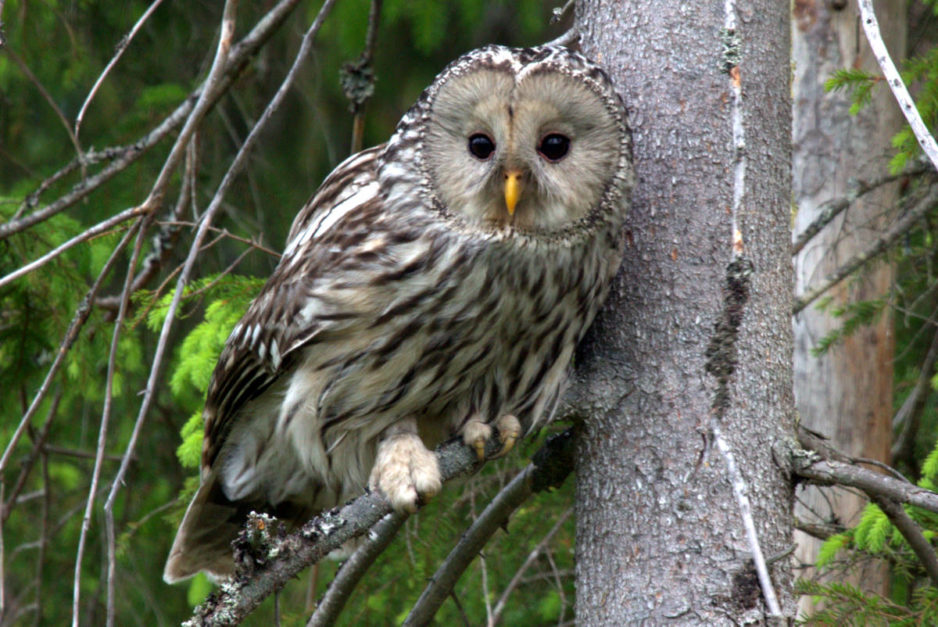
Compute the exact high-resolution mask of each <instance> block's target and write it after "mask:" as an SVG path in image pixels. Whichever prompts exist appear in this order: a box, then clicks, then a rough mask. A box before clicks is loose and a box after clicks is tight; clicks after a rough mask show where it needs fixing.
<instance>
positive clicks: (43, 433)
mask: <svg viewBox="0 0 938 627" xmlns="http://www.w3.org/2000/svg"><path fill="white" fill-rule="evenodd" d="M61 400H62V390H57V391H56V393H55V396H53V397H52V402H51V403H50V404H49V411H48V413H46V419H45V420H44V421H43V423H42V427H40V428H39V433H38V434H37V435H36V437H35V439H34V440H33V450H32V451H31V452H30V454H29V456H28V457H27V458H26V459H25V460H23V465H22V466H21V467H20V474H19V476H18V477H17V478H16V483H15V484H13V490H12V491H11V492H10V496H9V497H8V498H7V500H6V501H3V515H2V521H0V522H6V521H7V518H9V517H10V514H11V513H12V512H13V506H14V505H15V504H16V499H17V498H18V497H19V495H20V492H22V491H23V488H24V487H25V486H26V481H27V479H29V474H30V473H31V472H32V470H33V466H34V465H35V464H36V460H37V459H39V456H40V455H42V451H43V448H44V447H45V443H46V438H48V437H49V430H50V429H51V428H52V421H53V420H55V416H56V413H57V412H58V410H59V402H60V401H61Z"/></svg>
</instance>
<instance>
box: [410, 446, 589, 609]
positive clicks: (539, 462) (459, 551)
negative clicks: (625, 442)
mask: <svg viewBox="0 0 938 627" xmlns="http://www.w3.org/2000/svg"><path fill="white" fill-rule="evenodd" d="M573 439H574V438H573V431H572V430H569V429H568V430H567V431H564V432H563V433H561V434H559V435H556V436H554V437H552V438H550V439H549V440H548V441H547V443H546V444H545V445H544V446H543V447H542V448H541V449H540V450H539V451H538V452H537V453H536V454H535V456H534V460H533V461H532V462H531V463H530V464H528V465H527V466H526V467H525V468H524V469H523V470H522V471H521V472H520V473H518V474H517V475H516V476H515V478H514V479H512V480H511V481H510V482H509V483H508V485H506V486H505V487H504V488H502V490H501V491H500V492H499V493H498V494H497V495H496V496H495V498H494V499H492V502H491V503H489V504H488V506H487V507H486V508H485V510H484V511H483V512H482V514H481V515H480V516H479V517H478V518H477V519H476V520H475V522H473V523H472V526H471V527H469V529H468V530H467V531H466V532H465V533H464V534H463V536H462V538H461V539H460V540H459V543H457V544H456V546H455V547H454V548H453V550H452V551H450V553H449V555H448V556H447V557H446V559H445V560H443V563H442V564H440V567H439V568H438V569H437V571H436V572H435V573H434V574H433V577H431V579H430V583H429V584H428V585H427V587H426V588H425V589H424V591H423V593H422V594H421V595H420V598H419V599H417V602H416V603H415V604H414V607H413V609H411V611H410V614H408V616H407V618H406V619H405V620H404V622H403V623H402V624H403V625H427V624H429V623H430V621H431V620H432V619H433V616H434V615H435V614H436V612H437V610H439V609H440V606H441V605H443V602H444V601H445V600H446V599H447V598H448V597H449V595H450V592H451V591H452V589H453V587H454V586H455V585H456V582H457V581H458V580H459V577H460V576H461V575H462V573H463V571H465V570H466V568H468V566H469V564H470V563H472V560H474V559H475V557H476V556H477V555H478V554H479V551H481V550H482V547H483V546H485V544H486V542H488V541H489V538H491V537H492V535H494V534H495V532H496V531H498V529H499V528H500V527H504V526H505V525H507V522H508V518H509V516H511V513H512V512H514V510H515V509H517V508H518V506H519V505H521V504H522V503H523V502H524V501H525V500H526V499H527V498H528V497H529V496H531V495H532V494H533V493H534V492H540V491H541V490H544V489H547V488H551V487H556V486H559V485H560V484H562V483H563V481H564V479H566V477H567V475H568V474H569V473H570V471H571V470H573V444H574V442H573Z"/></svg>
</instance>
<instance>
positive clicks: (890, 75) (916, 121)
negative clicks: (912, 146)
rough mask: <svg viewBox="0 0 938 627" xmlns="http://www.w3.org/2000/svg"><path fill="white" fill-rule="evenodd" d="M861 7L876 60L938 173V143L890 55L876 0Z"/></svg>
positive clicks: (863, 1)
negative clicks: (881, 27)
mask: <svg viewBox="0 0 938 627" xmlns="http://www.w3.org/2000/svg"><path fill="white" fill-rule="evenodd" d="M858 4H859V7H860V18H861V21H862V22H863V32H865V33H866V39H867V41H869V42H870V49H871V50H872V51H873V56H875V57H876V62H877V63H878V64H879V67H880V69H881V70H882V71H883V76H884V77H885V78H886V82H887V83H889V89H891V90H892V94H893V96H895V97H896V101H897V102H898V103H899V108H900V109H902V114H903V115H904V116H905V119H906V120H908V122H909V126H911V127H912V132H913V133H915V139H917V140H918V144H919V146H921V147H922V151H923V152H924V153H925V155H926V156H927V157H928V159H929V160H930V161H931V163H932V166H934V168H935V169H936V170H938V144H936V143H935V138H934V137H932V136H931V133H929V132H928V127H927V126H925V122H924V121H922V116H921V115H919V112H918V107H916V106H915V101H914V100H912V96H910V95H909V90H908V89H907V88H906V86H905V83H903V82H902V77H901V76H899V71H898V70H897V69H896V64H895V63H893V62H892V58H891V57H890V56H889V51H888V50H887V49H886V44H885V43H884V42H883V37H882V35H881V34H880V32H879V23H878V22H877V21H876V12H875V11H874V10H873V0H859V2H858Z"/></svg>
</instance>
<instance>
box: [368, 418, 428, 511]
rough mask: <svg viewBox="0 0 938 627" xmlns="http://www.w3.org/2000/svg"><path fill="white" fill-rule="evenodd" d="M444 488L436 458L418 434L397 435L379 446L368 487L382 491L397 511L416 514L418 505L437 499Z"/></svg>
mask: <svg viewBox="0 0 938 627" xmlns="http://www.w3.org/2000/svg"><path fill="white" fill-rule="evenodd" d="M441 486H442V480H441V477H440V466H439V464H438V463H437V460H436V455H434V454H433V453H432V452H431V451H428V450H427V447H425V446H424V445H423V441H422V440H421V439H420V437H419V436H418V435H417V434H416V433H396V434H394V435H391V436H390V437H388V438H387V439H385V440H383V441H382V442H381V443H380V444H378V457H377V459H375V465H374V468H372V470H371V477H370V478H369V480H368V487H370V488H371V489H372V490H380V491H381V493H382V494H384V496H386V497H387V499H388V501H390V503H391V507H393V508H394V509H395V510H397V511H399V512H409V513H411V514H413V513H414V512H416V511H417V504H418V503H420V502H421V501H424V500H426V499H429V498H430V497H432V496H434V495H436V493H437V492H439V491H440V487H441Z"/></svg>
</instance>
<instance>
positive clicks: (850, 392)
mask: <svg viewBox="0 0 938 627" xmlns="http://www.w3.org/2000/svg"><path fill="white" fill-rule="evenodd" d="M838 7H840V8H838ZM876 9H877V18H878V19H879V21H880V27H881V31H882V34H883V37H884V39H885V40H886V43H887V45H888V46H889V48H890V52H891V53H892V54H893V58H901V56H903V53H904V50H905V1H904V0H889V1H887V0H883V1H880V2H877V3H876ZM793 12H794V13H793V16H792V22H791V30H792V61H793V66H794V77H793V85H792V94H793V103H792V106H793V120H792V144H793V154H792V197H793V200H794V202H795V204H796V207H797V214H796V216H795V224H794V236H795V237H797V236H798V234H799V233H800V232H801V231H802V230H804V229H805V228H806V227H807V226H808V225H809V224H810V223H811V222H813V221H814V220H815V218H817V217H818V215H819V214H820V213H821V212H822V211H823V207H822V205H823V204H824V203H825V202H827V201H830V200H832V199H835V198H839V197H843V196H845V195H847V194H848V192H849V191H850V185H851V183H850V179H857V180H860V181H868V180H873V179H876V178H878V177H880V176H882V175H883V174H884V173H886V172H887V163H888V161H889V158H890V156H891V148H890V139H891V137H892V136H893V134H895V133H896V132H897V131H898V130H899V129H900V127H901V124H902V121H903V120H902V114H901V112H900V111H899V108H898V106H897V105H896V103H895V102H894V100H893V98H892V94H891V93H890V92H889V90H888V89H877V90H875V91H874V94H873V102H871V103H870V104H869V105H867V106H866V107H864V108H863V109H861V110H860V112H859V113H858V115H850V113H849V108H850V104H851V99H850V97H849V95H848V94H846V93H844V92H827V91H826V90H825V89H824V83H825V81H826V80H827V79H828V78H830V76H831V74H832V73H833V72H834V70H837V69H848V68H852V67H859V68H862V69H864V70H866V71H869V72H871V73H873V74H877V75H878V74H879V73H880V70H879V67H878V66H877V64H876V61H875V59H874V58H873V55H872V53H871V52H870V49H869V46H868V44H867V42H866V39H865V37H864V34H863V31H862V29H860V28H859V27H858V22H857V20H858V19H859V18H858V10H857V6H856V2H855V1H854V0H851V1H850V2H844V3H840V4H837V3H828V2H821V1H818V0H796V2H795V3H794V6H793ZM897 55H898V56H897ZM897 190H898V184H896V183H893V184H890V185H886V186H883V187H881V188H879V189H877V190H874V191H872V192H870V193H868V194H865V195H864V196H862V197H861V198H860V199H858V200H856V201H854V202H853V203H852V204H851V205H850V207H849V208H848V209H847V210H846V211H845V212H843V213H842V214H841V215H840V216H839V217H838V218H836V219H835V220H834V221H833V222H832V223H831V224H829V225H827V227H825V228H824V230H822V231H821V232H820V233H819V234H818V235H817V236H815V237H814V238H813V239H812V240H811V241H810V242H809V243H808V244H807V245H806V246H805V247H804V249H802V250H801V252H800V253H799V254H798V255H797V256H796V257H795V293H796V294H801V293H802V292H804V291H806V290H807V289H809V288H810V287H812V285H813V284H815V283H818V282H820V281H821V280H823V279H824V278H825V277H826V276H827V275H828V274H830V273H832V272H833V271H834V270H836V269H837V268H838V267H839V266H840V265H841V264H842V263H844V261H846V260H847V259H849V258H851V257H852V256H854V255H856V254H858V253H860V252H862V251H864V250H866V249H867V248H869V247H870V246H871V244H872V243H873V242H874V241H875V240H876V239H877V238H878V237H880V236H881V235H882V233H883V232H884V231H885V228H886V226H888V224H889V222H890V219H891V218H892V217H893V216H894V215H895V211H894V210H893V208H894V207H895V205H896V202H897V197H898V194H897ZM893 272H894V270H893V268H892V266H891V265H889V264H888V263H886V262H875V263H874V264H873V265H872V267H870V268H867V269H865V270H863V271H861V272H860V273H859V276H858V277H857V279H856V280H846V281H843V282H841V283H840V284H838V285H837V286H835V287H834V288H833V289H832V290H831V291H830V292H829V293H828V296H830V297H831V298H832V299H833V301H832V302H833V305H834V306H842V305H846V304H848V303H851V302H857V301H862V300H872V299H877V298H884V297H886V295H887V293H888V291H889V289H890V287H891V285H892V281H893ZM793 322H794V333H795V362H794V363H795V367H794V380H795V398H796V406H797V409H798V413H799V415H800V418H801V423H802V424H803V425H805V426H806V427H808V428H810V429H812V430H814V431H817V432H819V433H822V434H824V435H825V436H827V437H829V438H830V443H831V444H832V445H833V446H834V447H835V448H837V449H839V450H840V451H842V452H844V453H846V454H847V455H850V456H853V457H867V458H872V459H877V460H879V461H883V462H887V463H888V462H889V461H890V459H889V453H890V444H891V442H892V431H891V422H892V412H893V407H892V405H893V403H892V380H893V367H892V360H893V352H894V339H893V335H892V316H891V315H890V312H889V311H888V310H887V311H886V312H885V314H884V315H883V316H881V317H880V318H879V319H878V320H877V321H876V322H875V323H874V324H872V325H870V326H868V327H864V328H862V329H860V330H859V331H858V332H856V333H855V334H853V335H852V336H850V337H848V338H846V339H845V341H843V342H842V343H840V344H838V345H835V346H834V347H833V348H832V349H831V350H830V351H829V352H827V353H826V354H824V355H821V356H814V355H813V354H812V353H811V349H812V348H814V347H815V346H816V345H817V342H818V341H819V340H820V339H821V338H823V337H824V336H825V335H827V334H828V333H829V332H831V331H832V330H834V329H837V328H838V327H839V326H840V325H841V324H842V320H838V319H836V318H834V317H833V316H831V315H830V314H829V313H828V312H827V311H821V310H819V309H817V308H816V307H814V306H810V307H808V308H806V309H805V310H803V311H802V312H801V313H799V314H798V315H796V316H795V317H794V321H793ZM820 490H821V489H819V488H817V487H805V488H803V489H799V493H798V499H797V504H796V507H795V515H796V516H797V517H798V519H799V520H802V521H805V522H807V523H809V524H812V523H818V522H830V521H837V522H838V523H841V524H848V525H852V524H856V523H857V522H858V519H859V514H860V513H861V512H862V511H863V508H864V506H865V505H866V502H867V501H866V499H865V498H863V497H862V496H860V495H858V494H856V493H855V492H852V491H848V490H847V489H844V488H824V491H825V494H821V491H820ZM795 540H796V542H797V544H798V551H797V553H796V557H797V561H798V562H800V563H805V564H811V563H813V562H814V561H815V560H816V558H817V551H818V549H819V548H820V545H821V541H820V540H817V539H815V538H812V537H810V536H808V535H806V534H802V533H800V532H796V534H795ZM797 574H798V575H799V576H807V577H811V576H813V573H812V572H811V571H805V572H799V573H797ZM843 576H844V574H843V573H838V574H837V577H838V579H841V578H843ZM886 577H887V574H886V570H885V568H884V564H882V563H877V562H867V563H865V564H863V565H860V566H858V567H857V568H856V569H854V571H853V572H852V573H849V574H848V577H847V581H849V582H850V583H853V584H856V585H860V586H861V587H863V588H864V589H866V590H868V591H872V592H880V593H882V592H885V589H886V586H887V585H888V581H887V578H886ZM801 610H802V612H806V613H810V611H811V600H810V598H807V597H806V598H804V599H802V601H801Z"/></svg>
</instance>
